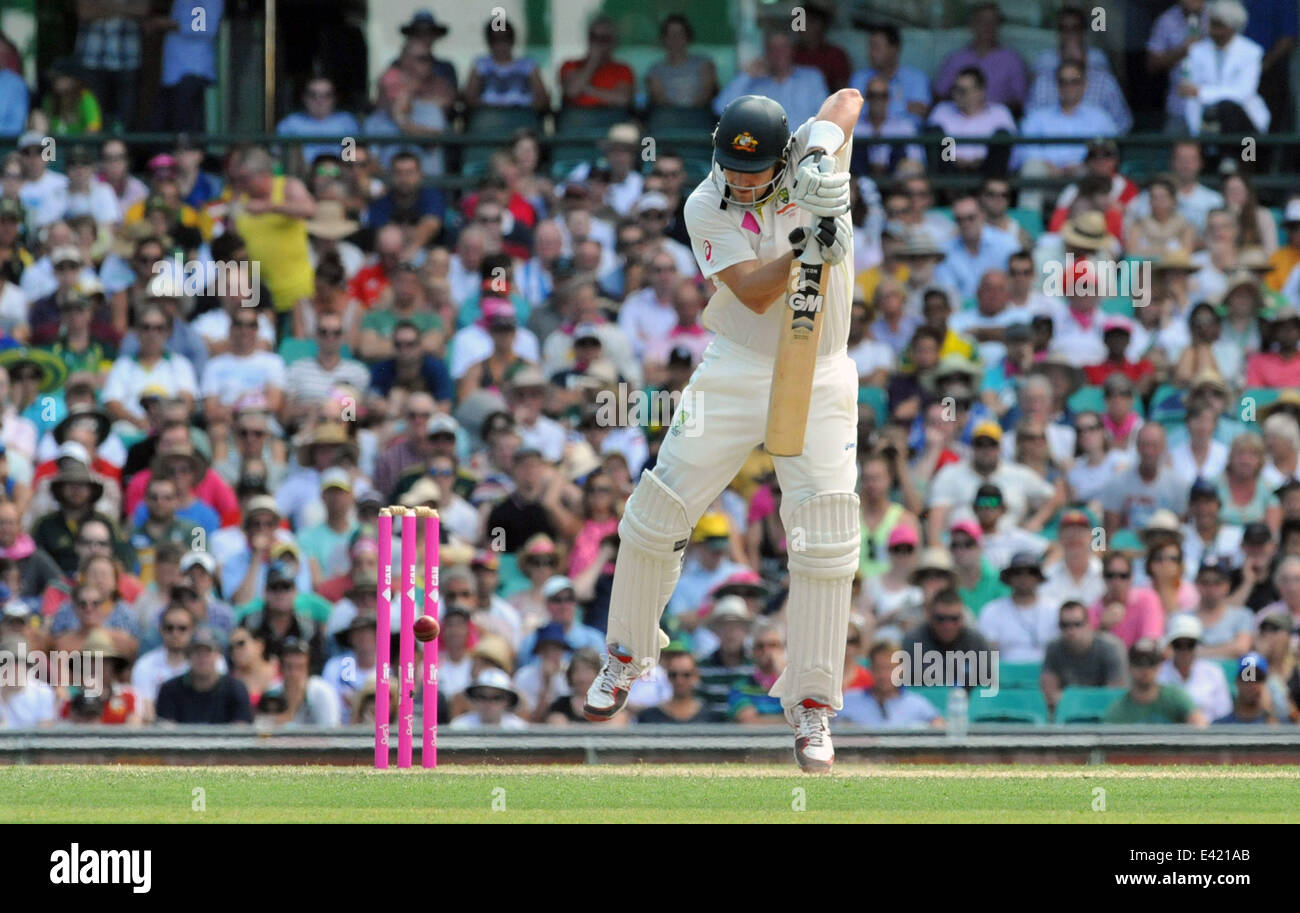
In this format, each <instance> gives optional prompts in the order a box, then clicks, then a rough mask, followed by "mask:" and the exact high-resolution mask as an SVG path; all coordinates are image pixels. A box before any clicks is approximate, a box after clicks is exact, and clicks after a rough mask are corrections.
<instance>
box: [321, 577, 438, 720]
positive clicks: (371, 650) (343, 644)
mask: <svg viewBox="0 0 1300 913" xmlns="http://www.w3.org/2000/svg"><path fill="white" fill-rule="evenodd" d="M355 587H356V589H357V591H358V592H362V591H365V592H369V593H371V594H372V595H373V594H374V592H375V581H374V580H373V579H371V578H369V577H368V576H367V575H365V574H364V573H363V574H359V575H357V578H356V582H355ZM377 624H378V621H377V619H376V617H375V616H374V615H373V614H367V613H366V612H361V611H359V612H357V614H356V615H354V616H353V617H352V619H351V620H350V621H349V622H348V623H347V626H346V627H344V628H341V629H340V630H338V631H335V632H334V640H335V644H336V646H337V647H338V652H336V653H335V654H334V656H332V657H330V659H329V661H327V662H326V663H325V667H324V669H323V670H322V671H321V678H322V679H324V680H325V682H326V683H327V684H329V685H330V686H332V687H333V689H334V692H335V694H337V695H338V698H339V702H340V705H341V710H342V714H341V719H342V722H343V723H344V724H346V723H349V722H353V720H352V719H351V708H352V699H353V697H354V696H355V694H356V692H357V691H358V690H359V689H360V688H361V686H362V685H363V684H364V683H366V682H368V681H373V680H374V678H375V667H376V664H375V633H376V631H377V630H378V628H377ZM439 671H441V670H439Z"/></svg>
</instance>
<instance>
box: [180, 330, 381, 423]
mask: <svg viewBox="0 0 1300 913" xmlns="http://www.w3.org/2000/svg"><path fill="white" fill-rule="evenodd" d="M247 322H248V321H247V318H242V317H241V318H239V319H237V320H235V321H233V324H232V325H233V326H234V327H236V328H240V325H241V323H247ZM343 336H344V330H343V320H342V318H341V317H339V316H338V315H336V314H321V315H320V316H319V317H318V318H317V319H316V330H315V338H316V354H315V355H314V356H313V357H312V358H300V359H298V360H297V361H295V362H294V363H293V364H292V365H290V366H289V369H288V371H287V372H286V373H285V376H284V391H285V392H287V394H288V395H287V397H286V398H285V400H284V404H283V406H282V409H283V417H284V418H285V420H286V422H287V423H288V424H289V425H291V426H292V425H295V424H298V423H300V422H302V421H304V420H306V419H307V418H308V417H309V416H311V415H314V414H316V411H317V410H318V409H319V408H320V406H321V404H322V403H324V402H325V401H326V400H327V399H328V398H329V397H330V395H331V394H332V393H333V392H334V391H335V390H337V389H338V388H339V387H340V386H341V385H347V386H349V387H351V388H352V389H354V390H365V389H366V388H367V387H369V386H370V372H369V371H367V370H366V366H365V365H363V364H362V363H361V362H359V361H357V360H356V359H353V358H344V357H343V351H342V350H343ZM233 338H235V339H240V333H239V332H236V333H234V334H233ZM242 342H243V343H244V344H245V345H247V340H246V339H244V340H242ZM232 354H234V355H236V356H237V355H238V353H232ZM263 354H264V355H267V356H269V357H270V358H274V359H276V360H277V361H280V363H281V364H283V361H282V360H281V359H280V356H278V355H274V356H272V355H270V353H263ZM218 357H219V358H220V357H221V356H218ZM253 357H256V356H253ZM213 361H214V362H215V361H216V359H214V360H213ZM205 379H206V373H205ZM267 399H268V402H267V405H268V407H269V408H274V406H273V404H272V403H271V401H270V397H268V398H267Z"/></svg>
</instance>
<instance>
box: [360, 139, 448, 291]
mask: <svg viewBox="0 0 1300 913" xmlns="http://www.w3.org/2000/svg"><path fill="white" fill-rule="evenodd" d="M390 172H391V175H392V177H391V180H390V182H389V190H388V194H387V195H386V196H383V197H380V198H379V199H377V200H375V201H374V202H373V203H371V204H370V209H369V211H368V213H367V216H366V222H367V224H368V226H369V227H370V228H372V229H375V230H378V229H381V228H383V227H384V226H386V225H396V226H398V227H399V228H400V229H401V230H402V252H401V258H402V259H403V260H407V261H412V260H414V259H416V258H417V257H418V256H419V255H420V253H421V251H423V250H424V248H425V247H427V246H428V245H429V243H430V242H432V241H433V240H434V239H435V238H438V237H439V236H440V235H441V234H442V228H443V218H444V216H445V213H446V210H447V203H446V200H445V199H444V198H443V195H442V192H441V191H440V190H438V189H437V188H435V187H425V186H423V180H424V175H423V174H422V172H421V163H420V157H419V156H417V155H415V154H413V153H410V152H399V153H398V154H397V155H395V156H393V161H392V165H391V168H390ZM390 269H391V267H390Z"/></svg>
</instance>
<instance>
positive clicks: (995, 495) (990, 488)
mask: <svg viewBox="0 0 1300 913" xmlns="http://www.w3.org/2000/svg"><path fill="white" fill-rule="evenodd" d="M1005 501H1006V498H1004V497H1003V496H1002V489H1001V488H999V487H998V486H996V485H994V484H993V483H992V482H985V483H984V484H983V485H981V486H980V487H979V488H977V489H975V500H974V501H973V502H972V503H973V504H974V506H975V507H977V508H979V507H1001V506H1002V505H1003V503H1005ZM980 502H983V503H980Z"/></svg>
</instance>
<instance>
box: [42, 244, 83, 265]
mask: <svg viewBox="0 0 1300 913" xmlns="http://www.w3.org/2000/svg"><path fill="white" fill-rule="evenodd" d="M84 262H85V261H84V260H83V258H82V256H81V251H80V250H78V249H77V248H76V247H75V246H73V245H71V244H62V245H60V246H59V247H56V248H54V250H52V251H50V265H52V266H58V265H59V264H60V263H75V264H77V265H78V266H81V265H82V264H83V263H84Z"/></svg>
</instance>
